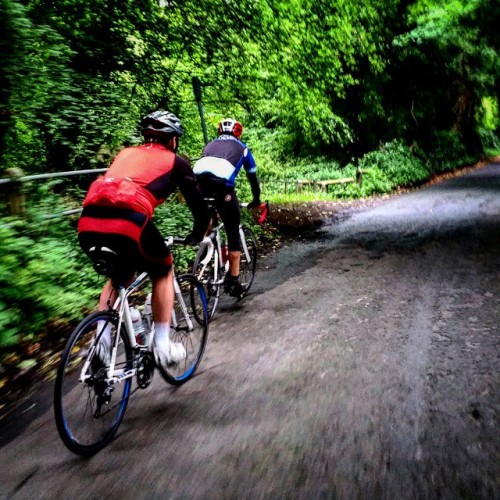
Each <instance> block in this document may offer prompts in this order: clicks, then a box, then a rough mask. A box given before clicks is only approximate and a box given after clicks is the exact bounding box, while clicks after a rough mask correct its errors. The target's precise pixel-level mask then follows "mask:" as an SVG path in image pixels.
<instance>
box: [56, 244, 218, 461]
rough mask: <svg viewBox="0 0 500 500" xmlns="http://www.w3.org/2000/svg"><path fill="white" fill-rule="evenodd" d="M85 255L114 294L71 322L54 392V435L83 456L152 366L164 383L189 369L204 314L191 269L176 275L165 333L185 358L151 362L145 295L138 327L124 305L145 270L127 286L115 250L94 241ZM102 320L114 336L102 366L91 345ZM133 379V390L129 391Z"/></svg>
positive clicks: (203, 331)
mask: <svg viewBox="0 0 500 500" xmlns="http://www.w3.org/2000/svg"><path fill="white" fill-rule="evenodd" d="M183 241H184V240H182V239H177V238H175V239H174V238H167V240H166V243H167V245H169V246H171V245H172V244H173V243H180V242H183ZM90 254H91V259H92V261H93V265H94V268H95V269H96V271H97V272H98V273H99V274H103V275H106V276H108V277H110V278H111V279H112V283H113V287H114V288H115V290H116V292H117V299H116V301H115V302H114V303H113V304H111V303H109V306H110V307H109V309H108V310H105V311H96V312H93V313H92V314H90V315H88V316H87V317H86V318H85V319H84V320H83V321H82V322H81V323H80V324H79V325H78V326H77V327H76V329H75V330H74V332H73V333H72V335H71V336H70V338H69V340H68V342H67V344H66V347H65V349H64V351H63V354H62V357H61V361H60V364H59V367H58V370H57V376H56V382H55V391H54V413H55V420H56V424H57V429H58V431H59V435H60V437H61V439H62V441H63V442H64V444H65V445H66V447H67V448H68V449H69V450H71V451H72V452H74V453H76V454H78V455H82V456H91V455H93V454H95V453H97V452H98V451H99V450H101V449H102V448H104V447H105V446H106V445H107V444H108V443H109V442H110V441H111V440H112V439H113V437H114V435H115V434H116V431H117V430H118V427H119V425H120V423H121V421H122V419H123V416H124V414H125V410H126V408H127V404H128V401H129V398H130V396H131V395H132V394H133V392H135V391H136V390H137V389H138V388H140V389H145V388H147V387H148V386H149V385H150V384H151V381H152V378H153V374H154V371H155V368H158V370H159V372H160V374H161V375H162V377H163V378H164V379H165V380H166V381H167V382H168V383H169V384H172V385H176V386H179V385H182V384H184V383H185V382H186V381H188V380H189V379H190V378H191V377H192V376H193V375H194V374H195V372H196V369H197V368H198V366H199V364H200V361H201V358H202V356H203V352H204V349H205V346H206V343H207V335H208V320H209V318H208V309H207V299H206V296H205V292H204V289H203V286H202V284H201V283H199V282H198V280H196V278H195V277H194V276H193V275H191V274H183V275H180V276H176V275H175V274H174V289H175V299H174V309H173V311H172V321H171V333H170V338H171V340H172V341H174V342H182V344H183V346H184V348H185V350H186V358H185V359H184V360H183V361H181V362H179V363H177V364H173V365H170V366H168V367H167V368H164V367H162V366H156V364H155V361H154V356H153V353H152V351H151V343H152V339H153V337H154V323H153V321H152V315H151V311H150V307H148V306H149V300H150V295H148V298H147V299H146V304H145V306H144V311H143V312H144V317H143V321H142V325H141V328H140V329H139V331H137V330H135V329H134V323H133V313H134V308H133V307H131V305H130V303H131V301H132V298H131V297H130V296H131V294H132V293H133V292H134V291H137V290H139V288H141V287H142V286H143V285H147V281H148V274H147V273H145V272H143V273H141V274H139V275H138V276H137V277H136V278H135V279H134V281H133V282H132V283H131V284H129V285H125V280H124V279H123V278H121V277H120V267H121V265H122V264H121V263H120V257H119V255H118V254H117V253H115V252H114V251H113V250H111V249H109V248H106V247H98V248H94V249H93V250H91V252H90ZM172 272H174V271H173V270H172ZM121 274H122V275H123V272H122V273H121ZM148 309H149V310H148ZM194 316H196V320H195V319H193V318H194ZM108 325H109V327H110V328H111V338H112V342H111V345H112V349H111V359H110V362H109V365H108V366H103V365H102V363H101V362H100V361H99V358H98V357H97V355H96V347H97V344H98V342H99V340H100V338H101V336H102V335H103V332H104V329H105V328H106V327H107V326H108ZM138 339H139V342H138ZM134 378H135V379H136V382H137V386H138V388H136V389H135V390H134V391H132V381H133V379H134Z"/></svg>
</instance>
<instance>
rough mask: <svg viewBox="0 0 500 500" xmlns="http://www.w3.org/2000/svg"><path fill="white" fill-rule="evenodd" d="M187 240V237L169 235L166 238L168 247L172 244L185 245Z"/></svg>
mask: <svg viewBox="0 0 500 500" xmlns="http://www.w3.org/2000/svg"><path fill="white" fill-rule="evenodd" d="M185 242H186V238H178V237H175V236H167V237H166V238H165V243H166V245H167V246H168V247H170V246H172V245H179V244H180V245H183V244H184V243H185Z"/></svg>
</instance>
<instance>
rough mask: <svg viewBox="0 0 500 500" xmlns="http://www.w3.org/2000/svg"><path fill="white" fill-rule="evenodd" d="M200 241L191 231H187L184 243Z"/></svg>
mask: <svg viewBox="0 0 500 500" xmlns="http://www.w3.org/2000/svg"><path fill="white" fill-rule="evenodd" d="M199 242H200V240H199V239H198V238H195V236H194V235H193V233H189V234H188V235H187V236H186V237H185V238H184V245H197V244H198V243H199Z"/></svg>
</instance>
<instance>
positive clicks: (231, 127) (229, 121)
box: [217, 118, 243, 139]
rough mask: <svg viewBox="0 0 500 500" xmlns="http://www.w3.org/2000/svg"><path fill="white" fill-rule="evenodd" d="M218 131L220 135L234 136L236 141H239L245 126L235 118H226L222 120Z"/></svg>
mask: <svg viewBox="0 0 500 500" xmlns="http://www.w3.org/2000/svg"><path fill="white" fill-rule="evenodd" d="M217 131H218V132H219V135H222V134H232V135H234V137H236V139H239V138H240V137H241V134H242V133H243V125H242V124H241V123H240V122H238V121H236V120H234V119H233V118H224V120H221V122H220V123H219V127H218V129H217Z"/></svg>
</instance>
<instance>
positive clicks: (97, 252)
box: [88, 246, 122, 277]
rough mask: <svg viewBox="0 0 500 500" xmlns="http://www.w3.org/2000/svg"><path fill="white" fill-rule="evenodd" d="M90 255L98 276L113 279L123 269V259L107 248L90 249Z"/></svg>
mask: <svg viewBox="0 0 500 500" xmlns="http://www.w3.org/2000/svg"><path fill="white" fill-rule="evenodd" d="M88 255H89V257H90V258H91V260H92V264H93V266H94V269H95V270H96V272H97V273H98V274H102V275H104V276H108V277H113V276H114V275H116V274H117V273H119V271H120V268H121V267H122V266H121V265H120V264H122V259H120V256H119V254H118V253H117V252H115V251H114V250H111V248H108V247H105V246H94V247H92V248H90V249H89V251H88Z"/></svg>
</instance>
